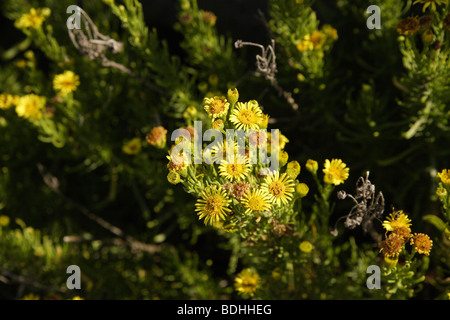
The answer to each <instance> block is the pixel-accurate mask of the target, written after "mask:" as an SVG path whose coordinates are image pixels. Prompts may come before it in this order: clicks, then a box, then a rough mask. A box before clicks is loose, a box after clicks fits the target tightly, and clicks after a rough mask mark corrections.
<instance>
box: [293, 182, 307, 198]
mask: <svg viewBox="0 0 450 320" xmlns="http://www.w3.org/2000/svg"><path fill="white" fill-rule="evenodd" d="M295 192H296V193H297V195H298V196H299V197H300V198H304V197H306V195H307V194H308V192H309V187H308V185H307V184H306V183H299V184H298V185H297V186H296V187H295Z"/></svg>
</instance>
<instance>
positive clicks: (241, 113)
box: [230, 100, 263, 131]
mask: <svg viewBox="0 0 450 320" xmlns="http://www.w3.org/2000/svg"><path fill="white" fill-rule="evenodd" d="M262 118H263V117H262V111H261V108H260V107H259V105H258V102H256V100H251V101H249V102H245V103H243V102H238V103H237V104H236V106H235V108H234V109H233V113H232V114H231V116H230V121H231V123H233V124H234V126H235V127H236V129H242V130H245V131H247V130H248V129H259V125H260V123H261V121H262Z"/></svg>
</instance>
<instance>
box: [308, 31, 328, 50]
mask: <svg viewBox="0 0 450 320" xmlns="http://www.w3.org/2000/svg"><path fill="white" fill-rule="evenodd" d="M325 40H326V35H325V33H323V32H322V31H319V30H314V31H313V33H311V37H310V41H311V43H312V44H313V48H314V50H318V49H321V48H322V46H323V45H324V43H325Z"/></svg>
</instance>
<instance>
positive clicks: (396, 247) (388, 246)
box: [380, 233, 405, 257]
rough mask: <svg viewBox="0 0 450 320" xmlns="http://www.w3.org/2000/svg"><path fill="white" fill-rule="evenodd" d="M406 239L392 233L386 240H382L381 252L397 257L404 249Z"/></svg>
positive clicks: (387, 255) (386, 255)
mask: <svg viewBox="0 0 450 320" xmlns="http://www.w3.org/2000/svg"><path fill="white" fill-rule="evenodd" d="M404 243H405V240H404V239H403V237H402V236H399V235H397V234H395V233H391V234H390V235H389V237H387V238H386V239H385V240H384V241H382V242H381V248H380V252H383V255H384V256H385V257H396V256H398V255H399V254H400V252H401V251H402V248H403V245H404Z"/></svg>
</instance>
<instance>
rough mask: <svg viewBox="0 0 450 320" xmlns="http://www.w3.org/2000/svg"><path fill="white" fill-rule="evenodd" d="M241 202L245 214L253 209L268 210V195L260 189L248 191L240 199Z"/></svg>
mask: <svg viewBox="0 0 450 320" xmlns="http://www.w3.org/2000/svg"><path fill="white" fill-rule="evenodd" d="M242 204H243V205H244V207H245V208H246V210H245V213H247V214H248V213H253V212H255V211H269V210H270V207H271V205H270V198H269V195H268V194H267V193H264V192H263V191H262V190H261V189H257V190H252V191H250V192H249V193H248V194H247V195H246V196H245V197H244V199H243V200H242Z"/></svg>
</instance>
